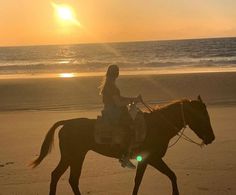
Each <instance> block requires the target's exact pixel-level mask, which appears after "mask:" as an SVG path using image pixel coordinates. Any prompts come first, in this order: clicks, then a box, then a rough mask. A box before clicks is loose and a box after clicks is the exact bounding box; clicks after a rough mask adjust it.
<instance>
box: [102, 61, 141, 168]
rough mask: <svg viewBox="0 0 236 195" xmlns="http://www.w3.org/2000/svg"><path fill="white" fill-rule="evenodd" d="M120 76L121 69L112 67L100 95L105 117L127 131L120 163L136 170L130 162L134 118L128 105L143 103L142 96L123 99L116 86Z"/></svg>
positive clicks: (115, 66)
mask: <svg viewBox="0 0 236 195" xmlns="http://www.w3.org/2000/svg"><path fill="white" fill-rule="evenodd" d="M118 76H119V67H118V66H117V65H110V66H109V67H108V69H107V72H106V77H105V79H104V82H103V84H102V86H101V91H100V94H101V95H102V100H103V103H104V110H103V111H102V113H103V115H104V116H105V117H106V116H109V118H112V122H113V123H114V124H117V125H120V126H122V127H123V128H125V129H126V130H127V136H126V137H125V140H124V141H123V144H122V145H121V147H122V150H123V155H122V156H121V158H120V160H119V162H120V163H121V165H122V167H128V168H135V166H134V165H133V164H132V163H131V162H130V160H129V159H130V153H131V149H130V148H131V144H132V143H131V141H132V136H133V135H132V134H133V133H134V132H133V129H132V127H131V126H132V118H131V116H130V115H129V113H128V109H127V105H129V104H131V103H138V102H141V100H142V97H141V95H139V96H137V97H123V96H121V95H120V90H119V89H118V87H117V86H116V83H115V81H116V79H117V78H118Z"/></svg>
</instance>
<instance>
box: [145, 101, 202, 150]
mask: <svg viewBox="0 0 236 195" xmlns="http://www.w3.org/2000/svg"><path fill="white" fill-rule="evenodd" d="M141 103H142V104H143V105H144V106H145V107H146V108H147V109H148V110H149V111H150V112H153V111H154V110H155V109H153V108H152V107H151V106H150V105H148V104H147V103H145V102H144V101H143V100H142V101H141ZM180 104H181V115H182V120H183V125H184V126H183V127H182V129H181V130H180V132H179V131H178V133H177V136H179V137H178V139H177V140H176V141H175V142H174V143H173V144H171V145H169V146H168V148H170V147H172V146H174V145H175V144H177V143H178V141H179V140H180V138H183V139H184V140H186V141H188V142H190V143H193V144H196V145H197V146H200V147H203V145H204V144H203V143H197V142H195V141H194V140H192V139H191V138H190V137H188V136H187V135H185V134H184V131H185V129H186V128H187V123H186V120H185V115H184V103H183V101H181V103H180ZM163 117H164V118H165V119H166V117H165V116H163ZM166 121H168V120H167V119H166ZM170 124H171V126H173V127H174V129H176V130H178V128H177V127H176V126H175V125H173V124H172V123H170Z"/></svg>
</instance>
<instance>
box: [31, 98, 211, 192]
mask: <svg viewBox="0 0 236 195" xmlns="http://www.w3.org/2000/svg"><path fill="white" fill-rule="evenodd" d="M144 118H145V121H146V124H147V136H146V139H145V141H144V142H143V143H142V144H141V146H140V147H139V152H140V154H147V155H146V156H145V155H144V159H143V161H141V162H139V163H138V167H137V171H136V177H135V186H134V189H133V195H137V194H138V189H139V186H140V184H141V181H142V178H143V174H144V172H145V170H146V167H147V165H148V164H149V165H151V166H153V167H154V168H156V169H157V170H159V171H160V172H161V173H163V174H165V175H166V176H167V177H169V179H170V180H171V183H172V189H173V193H172V195H178V194H179V191H178V187H177V182H176V180H177V178H176V175H175V173H174V172H173V171H172V170H171V169H170V168H169V167H168V166H167V165H166V163H165V162H164V161H163V160H162V157H163V156H164V155H165V153H166V151H167V148H168V143H169V141H170V139H171V138H172V137H174V136H176V135H177V134H178V133H179V131H180V130H181V129H182V128H183V127H184V126H185V125H188V126H189V127H190V128H191V129H192V130H193V131H194V132H195V133H196V135H197V136H198V137H199V138H201V139H202V140H203V143H204V144H206V145H207V144H210V143H211V142H212V141H213V140H214V139H215V136H214V133H213V130H212V127H211V123H210V118H209V115H208V112H207V109H206V105H205V104H204V103H203V102H202V100H201V98H200V96H199V97H198V100H180V101H176V102H174V103H171V104H169V105H166V106H163V107H161V108H159V109H156V110H154V111H152V112H150V113H144ZM95 122H96V119H87V118H77V119H71V120H65V121H59V122H57V123H55V124H54V125H53V126H52V127H51V129H50V130H49V131H48V133H47V135H46V137H45V139H44V142H43V144H42V147H41V151H40V155H39V157H38V158H37V159H36V160H35V161H34V162H33V163H32V166H33V167H36V166H37V165H38V164H39V163H40V162H41V161H42V160H43V159H44V158H45V156H46V155H47V154H48V153H49V152H50V149H51V146H52V142H53V137H54V132H55V130H56V128H57V127H59V126H61V125H62V126H63V127H62V128H61V130H60V132H59V145H60V151H61V160H60V162H59V164H58V166H57V167H56V168H55V170H54V171H53V172H52V174H51V184H50V193H49V194H50V195H55V194H56V186H57V182H58V180H59V179H60V177H61V176H62V174H63V173H64V172H65V171H66V170H67V168H68V167H69V166H70V177H69V183H70V185H71V188H72V190H73V192H74V194H75V195H80V194H81V193H80V190H79V185H78V184H79V177H80V174H81V168H82V164H83V161H84V158H85V155H86V153H87V152H88V151H89V150H93V151H95V152H97V153H99V154H102V155H105V156H109V157H113V158H120V156H121V150H120V147H119V146H118V145H117V146H114V145H113V146H111V145H99V144H96V143H95V141H94V125H95Z"/></svg>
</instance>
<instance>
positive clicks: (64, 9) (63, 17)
mask: <svg viewBox="0 0 236 195" xmlns="http://www.w3.org/2000/svg"><path fill="white" fill-rule="evenodd" d="M51 4H52V6H53V8H54V10H55V13H56V16H57V18H58V20H59V21H60V22H63V23H67V24H68V23H70V24H75V25H78V26H80V22H79V21H78V20H77V19H76V16H75V13H74V11H73V9H72V8H71V7H70V6H68V5H64V4H56V3H54V2H52V3H51Z"/></svg>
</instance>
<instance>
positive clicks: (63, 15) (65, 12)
mask: <svg viewBox="0 0 236 195" xmlns="http://www.w3.org/2000/svg"><path fill="white" fill-rule="evenodd" d="M57 14H58V17H59V18H60V19H62V20H73V19H74V16H73V13H72V10H71V9H70V8H69V7H63V6H62V7H58V8H57Z"/></svg>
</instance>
